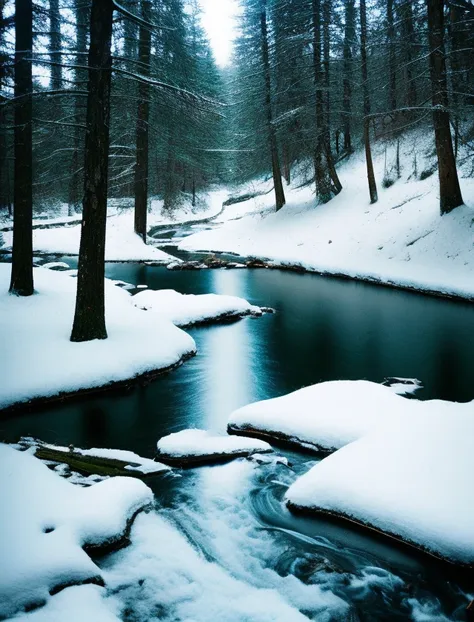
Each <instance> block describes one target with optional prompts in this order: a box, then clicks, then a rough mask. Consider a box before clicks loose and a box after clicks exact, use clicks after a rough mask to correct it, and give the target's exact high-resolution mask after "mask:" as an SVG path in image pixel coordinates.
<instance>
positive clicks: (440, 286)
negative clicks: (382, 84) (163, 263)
mask: <svg viewBox="0 0 474 622" xmlns="http://www.w3.org/2000/svg"><path fill="white" fill-rule="evenodd" d="M395 149H396V147H395V145H391V146H390V147H389V148H388V151H387V162H388V164H387V175H388V176H390V177H391V179H392V180H393V181H394V183H393V185H392V186H391V187H389V188H383V187H382V179H383V177H384V168H385V152H384V150H383V148H382V147H381V146H380V145H378V146H376V148H375V150H374V151H375V159H374V165H375V173H376V177H377V182H378V190H379V201H378V202H377V203H375V204H374V205H370V203H369V197H368V190H367V175H366V168H365V158H364V154H363V152H362V151H360V152H357V153H356V154H354V155H353V156H351V158H350V159H349V160H347V161H345V162H344V163H343V164H342V165H341V166H340V169H339V174H340V178H341V182H342V184H343V187H344V189H343V191H342V192H341V193H340V194H339V195H338V196H337V197H336V198H334V199H333V200H332V201H330V202H329V203H328V204H326V205H318V206H316V205H315V197H314V187H313V185H312V184H310V185H307V186H305V187H302V188H297V185H298V184H300V183H301V177H298V176H297V178H296V181H295V185H293V186H291V187H286V188H285V192H286V198H287V204H286V206H285V207H284V208H283V209H281V210H280V211H279V212H278V213H273V212H272V207H273V206H274V195H273V193H269V194H266V195H263V196H258V197H257V198H255V199H251V200H249V201H247V202H245V203H239V204H236V205H231V206H229V207H228V208H226V210H225V212H224V213H223V215H222V216H221V217H220V218H219V220H220V221H221V226H219V227H216V228H213V229H212V230H208V231H201V232H198V233H196V234H194V235H192V236H190V237H187V238H185V239H184V240H183V241H181V242H180V244H179V248H180V249H182V250H190V251H198V250H202V251H216V252H229V251H230V252H234V253H238V254H240V255H243V256H256V257H261V258H266V259H269V260H271V261H272V262H275V263H276V264H297V265H301V266H302V267H304V268H306V269H308V270H314V271H317V272H322V273H330V274H340V275H345V276H348V277H353V278H359V279H364V280H371V281H372V280H373V281H377V282H381V283H385V284H391V285H398V286H402V287H407V288H415V289H420V290H425V291H435V292H440V293H443V294H447V295H456V296H462V297H468V298H471V297H474V244H473V242H474V237H473V235H474V228H473V222H474V179H473V178H472V177H470V178H467V177H463V171H462V170H461V180H460V181H461V187H462V191H463V197H464V200H465V203H466V205H465V206H463V207H460V208H457V209H455V210H454V211H453V212H452V213H450V214H448V215H445V216H443V217H441V216H440V214H439V190H438V175H437V173H436V171H435V172H434V174H432V175H430V176H429V177H427V178H425V179H424V180H421V179H420V177H421V176H424V175H421V173H423V172H424V171H426V170H428V169H431V170H432V168H433V164H434V159H433V158H434V156H433V149H432V136H431V134H430V132H427V133H426V135H422V134H420V133H414V134H413V135H409V136H408V137H406V138H405V139H404V141H403V142H402V144H401V165H402V170H401V179H399V180H397V179H396V176H395V174H394V172H393V161H394V159H395ZM415 153H416V157H417V163H416V166H417V176H415V175H414V168H415V164H414V157H415ZM466 174H467V171H466ZM267 183H268V182H265V183H263V184H261V186H262V188H263V189H266V184H267ZM244 191H245V188H244V189H243V192H244ZM232 214H234V216H232ZM241 216H244V217H241ZM233 217H234V218H237V220H232V218H233Z"/></svg>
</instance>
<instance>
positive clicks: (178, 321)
mask: <svg viewBox="0 0 474 622" xmlns="http://www.w3.org/2000/svg"><path fill="white" fill-rule="evenodd" d="M132 303H133V304H134V305H135V306H136V307H138V308H139V309H144V310H149V311H153V312H154V313H156V314H157V315H159V316H160V317H162V318H164V319H166V320H169V321H171V322H173V324H175V325H176V326H192V325H194V324H202V323H204V322H209V321H219V320H221V321H222V320H227V319H233V318H239V317H243V316H245V315H262V310H261V309H260V307H256V306H255V305H252V304H250V303H249V302H247V300H245V299H244V298H239V297H238V296H225V295H221V294H198V295H195V294H180V293H179V292H177V291H175V290H174V289H160V290H151V289H148V290H146V291H143V292H139V293H138V294H136V295H135V296H133V298H132Z"/></svg>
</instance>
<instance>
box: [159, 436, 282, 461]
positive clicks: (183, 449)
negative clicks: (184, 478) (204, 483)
mask: <svg viewBox="0 0 474 622" xmlns="http://www.w3.org/2000/svg"><path fill="white" fill-rule="evenodd" d="M157 448H158V458H159V459H160V460H162V461H164V462H169V463H170V464H183V465H185V464H196V463H204V462H213V461H217V460H221V459H225V458H238V457H245V456H249V455H251V454H255V453H267V452H271V451H273V450H272V448H271V446H270V445H269V444H268V443H266V442H265V441H261V440H258V439H255V438H243V437H235V436H224V435H216V434H212V433H211V432H208V431H206V430H196V429H189V430H181V432H175V433H174V434H169V435H168V436H164V437H163V438H161V439H160V440H159V441H158V443H157Z"/></svg>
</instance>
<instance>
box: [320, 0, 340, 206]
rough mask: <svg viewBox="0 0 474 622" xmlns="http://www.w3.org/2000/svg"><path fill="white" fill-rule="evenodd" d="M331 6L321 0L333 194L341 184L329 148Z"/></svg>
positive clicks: (326, 132)
mask: <svg viewBox="0 0 474 622" xmlns="http://www.w3.org/2000/svg"><path fill="white" fill-rule="evenodd" d="M331 8H332V0H323V14H322V17H323V20H322V21H323V24H322V26H323V29H322V30H323V67H324V72H323V75H324V81H323V85H324V116H323V140H324V153H325V155H326V164H327V168H328V174H329V177H330V179H331V190H332V193H333V194H334V195H336V194H339V192H341V190H342V184H341V182H340V180H339V176H338V174H337V171H336V167H335V166H334V159H333V157H332V150H331V132H330V128H331V124H330V114H331V113H330V108H331V106H330V93H331V80H330V75H329V67H330V64H331V63H330V56H331V49H330V48H331V37H330V31H329V24H330V22H331Z"/></svg>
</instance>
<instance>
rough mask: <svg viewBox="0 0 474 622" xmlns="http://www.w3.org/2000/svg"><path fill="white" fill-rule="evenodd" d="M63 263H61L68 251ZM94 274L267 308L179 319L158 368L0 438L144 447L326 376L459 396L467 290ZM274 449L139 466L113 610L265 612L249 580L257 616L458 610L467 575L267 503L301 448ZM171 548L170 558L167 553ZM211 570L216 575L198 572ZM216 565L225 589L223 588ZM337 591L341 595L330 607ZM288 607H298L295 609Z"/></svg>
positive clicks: (217, 614)
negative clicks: (150, 469) (402, 383)
mask: <svg viewBox="0 0 474 622" xmlns="http://www.w3.org/2000/svg"><path fill="white" fill-rule="evenodd" d="M65 261H67V262H68V263H69V264H70V265H72V266H73V265H74V260H71V258H65ZM107 276H108V277H111V278H114V279H122V280H124V281H127V282H130V283H133V284H135V285H139V284H145V285H147V286H148V287H150V288H152V289H158V288H173V289H176V290H178V291H180V292H183V293H195V294H200V293H208V292H215V293H219V294H232V295H236V296H242V297H244V298H247V299H248V300H250V301H251V302H253V303H255V304H260V305H265V306H271V307H273V308H275V309H276V313H275V314H273V315H265V316H264V317H262V318H257V319H253V318H247V319H244V320H241V321H239V322H237V323H234V324H230V325H217V326H207V327H202V328H194V329H191V330H190V331H189V332H190V333H191V334H192V336H193V337H194V339H195V340H196V343H197V348H198V355H197V356H196V357H194V358H193V359H191V360H189V361H188V362H186V363H185V364H184V365H183V366H182V367H180V368H179V369H177V370H175V371H173V372H172V373H170V374H167V375H165V376H162V377H160V378H158V379H157V380H155V381H153V382H151V383H149V384H147V385H146V386H137V387H135V388H133V389H131V390H128V391H110V392H107V393H102V394H98V395H97V396H88V397H85V398H81V399H77V400H73V401H70V402H66V403H64V404H56V405H51V406H47V407H43V408H42V409H41V410H39V411H37V412H34V413H26V414H23V415H19V414H16V415H14V416H12V417H11V418H9V419H5V420H2V421H0V438H3V439H4V440H8V441H14V440H17V439H18V437H19V436H21V435H32V436H36V437H39V438H41V439H43V440H45V441H49V442H53V443H58V444H61V445H68V444H69V443H73V444H74V445H76V446H78V447H81V446H83V447H114V448H123V449H131V450H133V451H136V452H138V453H140V454H142V455H145V456H152V455H153V453H154V450H155V446H156V441H157V439H158V438H160V437H161V436H163V435H165V434H168V433H170V432H175V431H178V430H181V429H184V428H187V427H200V428H206V429H211V430H216V431H224V430H225V428H226V422H227V417H228V415H229V414H230V413H231V412H232V410H234V409H235V408H238V407H239V406H242V405H244V404H247V403H249V402H251V401H255V400H259V399H264V398H269V397H275V396H278V395H282V394H284V393H288V392H289V391H293V390H295V389H298V388H300V387H302V386H305V385H308V384H312V383H316V382H321V381H325V380H336V379H360V378H365V379H368V380H372V381H375V382H381V381H383V379H384V377H386V376H402V377H408V378H419V379H420V380H421V381H422V382H423V385H424V388H423V389H422V390H421V391H420V392H419V394H418V395H417V397H418V398H420V399H432V398H439V399H447V400H456V401H467V400H471V399H474V385H473V383H472V369H474V348H472V335H473V334H474V313H473V308H472V305H471V304H469V303H463V302H454V301H447V300H441V299H436V298H431V297H428V296H423V295H418V294H414V293H406V292H402V291H397V290H391V289H387V288H383V287H378V286H372V285H368V284H363V283H357V282H352V281H345V280H338V279H331V278H324V277H320V276H316V275H310V274H297V273H290V272H282V271H277V270H244V269H241V270H202V271H181V272H179V271H178V272H175V271H169V270H167V269H165V268H161V267H152V266H147V265H143V264H134V263H129V264H126V263H123V264H120V263H114V264H108V265H107ZM281 453H282V454H284V455H285V456H287V457H288V459H289V460H290V463H291V467H290V468H288V467H285V466H283V465H281V464H268V465H262V466H258V465H256V464H255V463H253V462H251V461H247V460H240V461H236V462H234V463H232V464H228V465H220V466H213V467H203V468H199V469H193V470H189V471H185V472H183V473H182V474H181V476H180V477H165V478H163V477H161V478H160V477H158V478H156V480H151V482H150V485H151V486H152V488H153V489H154V492H155V494H156V500H157V514H156V515H148V517H142V518H141V519H139V520H138V521H137V529H138V532H137V533H138V534H139V535H138V544H137V545H136V546H134V547H129V550H128V552H122V553H118V554H115V555H113V556H111V557H109V558H107V559H105V560H102V563H103V564H104V567H105V568H107V569H108V572H110V584H111V585H114V581H115V585H116V590H117V593H120V594H121V598H122V599H123V602H125V603H126V605H127V609H126V615H125V619H127V620H133V621H135V620H137V621H138V620H152V619H156V620H158V619H159V620H169V621H170V622H171V620H175V621H176V620H179V619H186V620H189V621H191V620H192V621H193V622H196V621H199V622H200V621H201V620H219V621H226V620H229V622H240V621H241V620H242V621H243V620H252V621H254V620H255V622H260V621H261V620H267V618H266V617H264V614H263V613H258V611H259V609H258V607H259V606H261V605H262V603H261V600H262V597H260V598H259V600H258V602H259V603H260V604H257V603H256V602H254V604H253V605H252V607H250V609H249V611H250V613H249V612H246V611H245V608H244V609H243V608H242V607H244V603H250V602H252V599H254V598H255V595H254V594H253V592H252V593H250V592H251V590H253V589H254V588H266V589H267V590H269V591H268V592H265V594H267V596H268V603H266V604H267V608H266V609H265V607H263V609H262V611H264V610H265V611H267V612H268V611H271V610H272V607H274V608H275V611H277V612H279V613H276V614H275V615H274V617H268V620H278V621H280V620H281V621H282V622H283V621H285V622H286V621H287V620H293V619H294V620H300V619H308V618H309V619H314V620H336V619H338V620H340V619H342V620H358V619H360V620H392V619H393V620H407V619H417V620H445V619H464V618H463V616H464V614H463V610H464V608H465V606H466V599H467V596H466V593H467V594H469V593H470V594H472V592H474V588H473V586H472V585H471V586H469V584H467V583H466V580H465V579H464V578H463V577H458V576H456V575H455V574H454V573H453V572H452V571H450V570H449V569H447V568H446V567H445V566H443V565H440V564H437V563H435V562H433V561H430V560H429V559H428V558H426V557H424V556H422V555H419V554H417V553H415V552H412V551H408V550H404V549H402V548H400V547H397V546H395V545H394V544H391V543H389V542H387V541H385V540H379V539H376V538H374V537H372V536H368V535H367V534H364V533H360V532H358V531H354V530H352V529H349V528H347V526H344V525H341V524H339V523H337V522H330V521H327V520H322V519H309V518H301V517H294V516H292V515H291V514H290V513H289V512H288V511H287V510H286V508H285V507H284V504H282V498H283V495H284V492H285V490H286V488H287V487H288V485H289V484H290V483H291V482H292V481H294V480H295V478H296V477H297V475H298V474H299V473H302V472H305V471H306V470H307V469H308V468H309V466H310V465H311V464H314V463H315V460H316V459H315V458H314V456H309V455H305V454H298V453H294V452H292V453H290V452H288V451H286V450H281ZM440 460H442V456H440ZM163 517H165V519H166V525H169V524H170V523H171V524H173V525H175V526H176V527H177V528H178V531H179V533H180V534H182V535H181V536H180V537H182V540H180V541H179V542H176V544H175V545H173V547H171V545H170V544H168V547H169V548H170V547H171V548H172V550H171V548H170V550H168V549H167V548H166V547H164V548H163V546H162V545H163V542H161V544H159V545H158V546H157V547H156V548H155V549H153V544H152V542H153V537H154V536H153V535H152V534H162V535H163V534H164V533H165V532H166V529H168V527H167V526H166V525H165V524H164V523H162V522H160V521H163ZM153 521H155V522H153ZM140 530H141V531H140ZM140 534H141V536H140ZM163 537H164V536H163ZM173 537H175V536H172V535H171V534H170V535H169V540H170V542H171V540H172V539H173ZM140 547H142V549H141V548H140ZM180 547H183V551H182V552H181V553H179V554H178V552H177V551H178V549H179V550H181V549H180ZM186 547H188V548H186ZM152 549H153V550H155V553H152V552H151V550H152ZM158 549H159V551H160V553H159V555H158ZM188 549H189V550H188ZM186 551H187V553H186ZM190 551H191V553H190ZM196 551H197V552H198V556H199V559H200V560H201V561H200V562H199V563H200V564H201V566H199V568H200V570H196V574H195V575H192V571H191V569H190V568H188V567H187V566H186V564H187V563H188V562H186V561H185V559H188V558H189V559H190V557H189V556H190V555H191V554H195V553H196ZM181 554H182V556H183V559H182V560H181V561H180V563H181V566H180V568H179V571H178V569H177V568H174V566H173V564H174V563H175V561H176V555H181ZM153 555H155V556H156V557H155V558H153V559H154V562H153V568H154V570H153V572H155V575H154V576H155V583H153V582H151V579H149V578H148V579H147V580H146V581H145V583H143V578H142V579H141V580H138V579H137V581H138V583H137V582H134V580H133V581H132V578H131V575H130V573H131V572H132V571H131V568H135V569H141V570H140V572H143V575H144V576H147V577H149V576H150V572H151V571H150V570H146V569H145V567H144V566H143V564H144V563H145V562H144V560H145V559H147V560H148V562H147V563H151V562H150V559H151V558H152V557H153ZM150 556H151V557H150ZM202 564H205V568H206V569H207V570H203V568H204V567H203V566H202ZM160 568H161V569H162V571H163V572H166V573H168V574H167V576H168V577H169V576H174V577H176V581H175V583H173V587H171V586H170V585H169V584H167V585H166V586H165V585H164V584H163V582H162V580H161V583H160V581H159V580H158V577H159V573H160ZM173 568H174V570H173ZM211 568H212V569H213V572H219V573H221V574H220V575H219V577H220V578H216V577H215V576H214V575H212V573H211V574H209V575H207V574H206V573H210V569H211ZM136 572H138V570H136ZM153 572H152V574H153ZM181 572H184V573H185V574H186V573H187V574H186V579H184V578H183V577H182V576H181V575H180V574H179V573H181ZM173 573H175V574H173ZM137 576H138V575H137ZM178 577H180V578H179V580H178ZM190 577H194V578H190ZM223 577H224V578H223ZM229 577H230V578H232V581H235V582H237V584H238V589H237V588H234V587H232V588H231V587H229V586H230V585H231V584H230V583H229V581H230V579H229ZM135 578H136V577H135ZM170 581H171V579H170ZM183 581H184V583H186V582H188V583H192V584H193V585H196V584H198V583H199V581H202V586H201V588H202V591H203V594H207V601H206V600H204V601H202V598H204V596H202V597H201V596H200V597H199V598H200V599H201V600H200V601H199V605H198V604H197V600H198V597H197V596H196V595H194V596H190V595H189V594H188V593H186V594H184V593H181V592H179V591H178V592H176V594H175V591H173V590H175V589H176V590H177V589H178V588H177V586H178V585H179V586H180V588H179V589H180V590H181V589H182V584H183ZM186 584H187V583H186ZM232 585H234V584H233V583H232ZM137 586H140V587H137ZM147 586H148V588H147ZM209 586H214V587H209ZM216 586H217V587H216ZM234 589H235V590H236V591H237V594H240V595H241V597H240V596H235V594H234V592H233V591H232V590H234ZM249 590H250V592H249ZM163 594H167V595H168V596H167V598H169V602H168V604H166V603H165V604H163V600H164V596H163ZM278 598H280V599H282V603H280V601H278ZM331 598H333V600H334V602H333V601H331ZM219 599H221V600H223V602H222V605H221V606H220V605H219V602H220V600H219ZM272 599H273V600H272ZM275 599H276V600H275ZM265 600H266V597H264V598H263V605H265ZM343 601H344V602H345V603H349V605H350V608H349V609H345V610H344V609H341V607H340V605H341V603H343ZM184 603H186V607H188V609H183V607H184V606H185V605H184ZM190 603H194V605H195V606H196V607H195V609H192V608H191V609H189V607H190ZM285 607H288V608H289V609H288V611H291V612H293V613H294V615H295V617H291V616H292V615H293V613H291V615H290V613H285V609H284V608H285ZM206 611H207V614H206V613H205V612H206ZM203 612H204V613H203ZM252 612H253V613H252ZM299 612H301V613H299ZM302 614H304V615H306V616H307V618H304V617H296V616H301V615H302ZM269 615H270V614H269ZM173 616H174V617H173Z"/></svg>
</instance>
